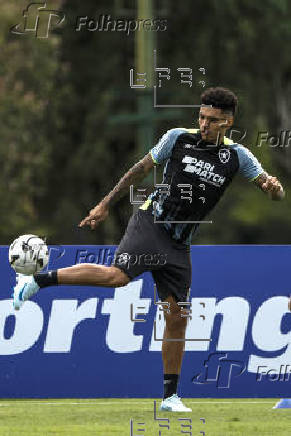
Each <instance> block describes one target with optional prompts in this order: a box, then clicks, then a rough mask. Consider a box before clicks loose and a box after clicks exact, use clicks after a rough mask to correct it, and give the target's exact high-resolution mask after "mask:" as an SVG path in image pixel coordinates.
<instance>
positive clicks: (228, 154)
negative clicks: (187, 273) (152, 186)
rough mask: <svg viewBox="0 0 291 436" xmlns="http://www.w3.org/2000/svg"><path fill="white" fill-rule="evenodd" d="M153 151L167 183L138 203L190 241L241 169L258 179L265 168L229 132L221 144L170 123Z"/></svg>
mask: <svg viewBox="0 0 291 436" xmlns="http://www.w3.org/2000/svg"><path fill="white" fill-rule="evenodd" d="M150 152H151V156H152V158H153V161H154V162H155V163H156V164H164V171H163V181H162V184H164V185H165V187H164V188H158V189H156V190H155V191H154V192H153V193H151V194H150V195H149V197H148V199H147V200H146V202H145V203H144V204H143V205H142V206H141V207H140V209H143V210H148V211H149V212H150V213H152V215H154V217H155V221H156V222H158V223H162V225H163V227H164V228H165V229H166V231H167V233H168V234H169V235H170V236H171V238H172V239H174V240H175V241H178V242H182V243H184V244H187V245H190V244H191V239H192V234H193V233H194V232H195V230H196V229H197V228H198V226H199V222H201V221H203V220H204V219H205V217H206V215H207V214H208V213H209V212H210V211H211V210H212V209H213V208H214V206H215V205H216V203H217V202H218V201H219V199H220V198H221V197H222V195H223V193H224V191H225V189H226V188H227V187H228V185H229V184H230V183H231V181H232V180H233V178H234V176H235V175H236V174H237V173H241V174H242V175H243V176H244V177H245V178H246V179H248V180H254V179H255V178H257V177H258V176H259V175H260V174H262V173H263V172H264V170H263V168H262V166H261V164H260V163H259V162H258V160H257V158H256V157H255V156H254V155H253V154H252V153H251V151H250V150H248V149H247V148H246V147H244V146H243V145H241V144H236V143H234V142H233V141H232V140H230V139H229V138H226V137H224V143H223V144H220V145H219V146H218V145H216V144H212V143H209V142H206V141H204V140H202V137H201V134H200V131H199V130H197V129H184V128H176V129H171V130H169V131H168V132H166V133H165V134H164V135H163V136H162V138H161V139H160V140H159V142H158V143H157V145H156V146H155V147H153V148H152V149H151V150H150Z"/></svg>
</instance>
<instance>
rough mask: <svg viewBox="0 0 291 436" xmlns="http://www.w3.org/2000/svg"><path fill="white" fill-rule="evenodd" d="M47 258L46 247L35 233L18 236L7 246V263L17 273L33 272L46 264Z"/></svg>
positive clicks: (27, 273) (26, 273)
mask: <svg viewBox="0 0 291 436" xmlns="http://www.w3.org/2000/svg"><path fill="white" fill-rule="evenodd" d="M48 260H49V252H48V247H47V245H46V243H45V242H44V241H43V240H42V239H41V238H39V237H38V236H36V235H22V236H19V238H17V239H15V241H13V242H12V244H11V245H10V247H9V263H10V265H11V266H12V268H13V269H14V270H15V271H16V272H17V273H20V274H25V275H30V274H35V273H37V272H39V271H40V270H42V269H43V268H44V267H45V266H46V265H47V264H48Z"/></svg>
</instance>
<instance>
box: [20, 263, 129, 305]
mask: <svg viewBox="0 0 291 436" xmlns="http://www.w3.org/2000/svg"><path fill="white" fill-rule="evenodd" d="M16 281H17V283H16V286H15V287H14V291H13V306H14V309H15V310H19V309H20V307H21V306H22V304H23V303H24V301H26V300H28V299H29V298H30V297H32V296H33V295H34V294H36V293H37V292H38V290H39V289H40V288H45V287H47V286H57V285H79V286H82V285H85V286H102V287H115V288H117V287H120V286H125V285H127V283H128V282H129V281H130V279H129V277H128V276H127V274H126V273H125V272H124V271H122V270H121V269H119V268H117V267H115V266H104V265H93V264H86V263H85V264H82V265H74V266H72V267H69V268H61V269H58V270H54V271H48V272H47V273H37V274H34V275H33V276H27V275H22V274H19V275H18V276H17V279H16Z"/></svg>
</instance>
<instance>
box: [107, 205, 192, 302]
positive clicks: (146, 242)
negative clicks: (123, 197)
mask: <svg viewBox="0 0 291 436" xmlns="http://www.w3.org/2000/svg"><path fill="white" fill-rule="evenodd" d="M112 265H114V266H116V267H117V268H119V269H121V270H122V271H124V272H125V273H126V274H127V275H128V277H129V278H130V279H131V280H132V279H133V278H135V277H137V276H139V275H140V274H142V273H143V272H146V271H151V273H152V276H153V279H154V281H155V283H156V288H157V291H158V296H159V299H160V300H161V301H164V300H165V299H166V298H167V297H168V296H169V295H172V296H173V297H174V298H175V300H176V302H178V301H179V302H181V301H188V299H189V294H190V287H191V279H192V268H191V253H190V246H189V245H185V244H182V243H180V242H176V241H174V240H173V239H172V238H171V237H170V236H169V235H168V233H167V231H166V229H165V228H164V227H163V225H162V224H161V223H154V217H153V215H152V214H151V213H150V212H149V211H148V210H142V209H138V211H137V212H136V213H134V214H133V215H132V216H131V218H130V220H129V222H128V225H127V229H126V231H125V234H124V236H123V238H122V240H121V241H120V244H119V246H118V248H117V249H116V252H115V256H114V260H113V263H112Z"/></svg>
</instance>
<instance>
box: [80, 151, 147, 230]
mask: <svg viewBox="0 0 291 436" xmlns="http://www.w3.org/2000/svg"><path fill="white" fill-rule="evenodd" d="M154 165H155V163H154V161H153V159H152V156H151V153H148V154H147V155H145V157H144V158H143V159H141V160H140V161H139V162H137V163H136V164H135V165H134V166H133V167H132V168H130V170H129V171H128V172H127V173H126V174H125V175H124V176H123V177H122V178H121V179H120V181H119V182H118V183H117V185H116V186H115V187H114V188H113V189H112V191H111V192H109V194H108V195H106V197H104V198H103V200H102V201H101V202H100V203H98V204H97V206H95V207H94V209H92V210H90V213H89V215H88V216H87V217H86V218H84V219H83V220H82V221H81V222H80V224H79V227H83V226H85V225H88V226H90V227H91V229H92V230H93V229H95V228H96V226H97V224H98V223H99V222H101V221H104V220H105V218H106V217H107V216H108V213H109V206H112V205H113V204H114V203H115V202H116V201H117V200H119V199H120V198H121V197H123V195H125V194H126V193H127V192H128V189H129V187H130V186H131V185H133V184H134V183H136V182H140V181H141V180H143V179H144V178H145V176H146V175H147V174H148V173H149V171H150V170H151V169H152V168H153V167H154Z"/></svg>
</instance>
